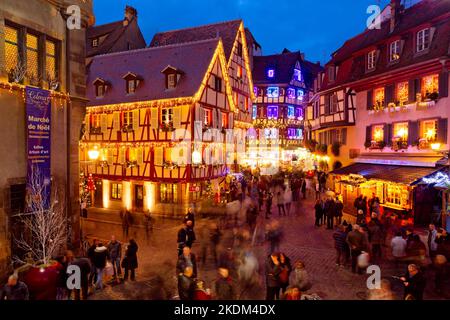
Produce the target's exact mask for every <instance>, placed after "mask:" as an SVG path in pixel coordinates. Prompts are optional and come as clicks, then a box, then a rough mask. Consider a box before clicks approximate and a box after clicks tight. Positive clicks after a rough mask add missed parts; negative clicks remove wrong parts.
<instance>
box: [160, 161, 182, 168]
mask: <svg viewBox="0 0 450 320" xmlns="http://www.w3.org/2000/svg"><path fill="white" fill-rule="evenodd" d="M163 167H164V169H169V170H173V169H176V168H178V165H177V164H176V163H173V162H170V161H164V163H163Z"/></svg>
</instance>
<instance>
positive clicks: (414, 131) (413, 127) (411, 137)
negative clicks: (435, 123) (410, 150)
mask: <svg viewBox="0 0 450 320" xmlns="http://www.w3.org/2000/svg"><path fill="white" fill-rule="evenodd" d="M418 139H419V122H417V121H409V123H408V144H409V145H413V144H414V143H415V142H416V141H417V140H418Z"/></svg>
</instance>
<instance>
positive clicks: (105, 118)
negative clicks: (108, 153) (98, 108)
mask: <svg viewBox="0 0 450 320" xmlns="http://www.w3.org/2000/svg"><path fill="white" fill-rule="evenodd" d="M100 121H101V127H102V128H101V129H102V132H103V133H106V132H107V131H108V115H107V114H102V115H101V120H100Z"/></svg>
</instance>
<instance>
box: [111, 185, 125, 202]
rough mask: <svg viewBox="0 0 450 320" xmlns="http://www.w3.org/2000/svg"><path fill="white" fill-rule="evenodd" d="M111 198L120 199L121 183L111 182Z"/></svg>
mask: <svg viewBox="0 0 450 320" xmlns="http://www.w3.org/2000/svg"><path fill="white" fill-rule="evenodd" d="M111 199H114V200H121V199H122V184H121V183H112V184H111Z"/></svg>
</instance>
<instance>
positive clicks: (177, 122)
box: [173, 107, 181, 129]
mask: <svg viewBox="0 0 450 320" xmlns="http://www.w3.org/2000/svg"><path fill="white" fill-rule="evenodd" d="M173 127H174V128H175V129H178V128H180V127H181V107H175V108H173Z"/></svg>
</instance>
